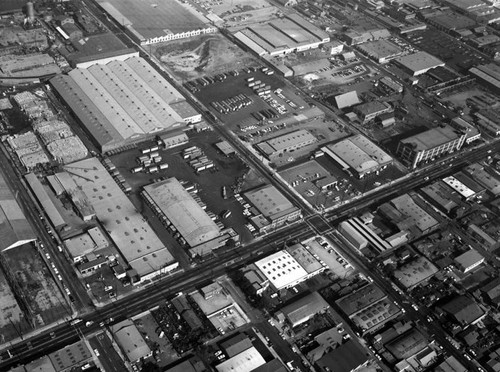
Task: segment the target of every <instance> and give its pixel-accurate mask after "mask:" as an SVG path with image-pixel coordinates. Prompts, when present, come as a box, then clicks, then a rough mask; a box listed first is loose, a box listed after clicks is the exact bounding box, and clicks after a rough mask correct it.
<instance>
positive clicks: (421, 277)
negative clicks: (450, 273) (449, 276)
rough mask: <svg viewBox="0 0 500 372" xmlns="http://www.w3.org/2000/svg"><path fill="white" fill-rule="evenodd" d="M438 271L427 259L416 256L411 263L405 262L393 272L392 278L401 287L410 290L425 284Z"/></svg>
mask: <svg viewBox="0 0 500 372" xmlns="http://www.w3.org/2000/svg"><path fill="white" fill-rule="evenodd" d="M438 271H439V269H438V268H437V267H436V266H434V264H433V263H432V262H430V261H429V260H428V259H427V258H425V257H424V256H418V257H417V258H415V259H413V260H411V261H407V262H405V263H404V264H403V265H401V266H400V267H399V268H398V269H397V270H396V271H394V277H395V278H396V279H397V280H398V281H399V283H401V285H402V286H403V287H405V288H407V289H412V288H413V287H415V286H416V285H419V284H422V283H425V281H427V280H429V279H430V278H432V277H433V276H434V274H436V273H437V272H438Z"/></svg>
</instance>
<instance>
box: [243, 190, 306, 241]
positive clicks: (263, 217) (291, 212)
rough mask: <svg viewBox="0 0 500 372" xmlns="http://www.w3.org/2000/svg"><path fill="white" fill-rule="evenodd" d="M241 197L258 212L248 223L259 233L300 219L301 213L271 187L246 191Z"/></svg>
mask: <svg viewBox="0 0 500 372" xmlns="http://www.w3.org/2000/svg"><path fill="white" fill-rule="evenodd" d="M243 196H244V197H245V198H246V199H247V200H248V202H249V203H250V204H251V205H253V206H254V208H255V209H256V210H257V212H258V214H257V215H256V216H254V217H252V218H250V221H251V222H252V224H253V225H254V226H255V227H256V229H257V230H258V231H259V232H261V233H266V232H268V231H270V230H272V229H275V228H277V227H280V226H282V225H284V224H286V223H292V222H295V221H297V220H299V219H300V218H302V211H301V210H300V209H299V208H297V207H295V206H294V205H293V204H292V203H291V202H290V201H289V200H288V199H287V198H286V197H285V196H284V195H283V194H282V193H281V192H279V191H278V189H276V187H274V186H272V185H264V186H261V187H258V188H257V189H254V190H251V191H247V192H245V193H244V194H243Z"/></svg>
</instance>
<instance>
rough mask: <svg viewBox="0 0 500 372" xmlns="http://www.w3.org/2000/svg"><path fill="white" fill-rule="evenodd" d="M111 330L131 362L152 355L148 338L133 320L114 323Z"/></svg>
mask: <svg viewBox="0 0 500 372" xmlns="http://www.w3.org/2000/svg"><path fill="white" fill-rule="evenodd" d="M110 330H111V333H112V334H113V337H114V339H115V340H116V343H117V344H118V346H119V347H120V349H121V351H122V352H123V353H124V354H125V356H126V358H127V360H128V361H129V362H131V363H136V362H138V361H140V360H141V359H143V358H147V357H149V356H151V355H152V352H151V349H150V348H149V346H148V344H147V343H146V340H144V337H143V336H142V334H141V332H140V331H139V329H138V328H137V326H136V325H135V324H134V322H133V321H132V320H130V319H127V320H124V321H123V322H120V323H118V324H115V325H112V326H110Z"/></svg>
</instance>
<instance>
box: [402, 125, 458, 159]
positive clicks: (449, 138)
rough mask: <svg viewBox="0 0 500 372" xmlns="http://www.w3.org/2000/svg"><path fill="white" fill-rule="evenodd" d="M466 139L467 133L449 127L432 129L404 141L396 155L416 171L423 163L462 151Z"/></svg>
mask: <svg viewBox="0 0 500 372" xmlns="http://www.w3.org/2000/svg"><path fill="white" fill-rule="evenodd" d="M465 138H466V135H465V133H463V132H462V131H460V130H457V129H455V128H453V127H451V126H449V125H447V126H445V127H438V128H432V129H429V130H427V131H425V132H422V133H419V134H416V135H413V136H410V137H407V138H405V139H402V140H401V141H400V142H399V143H398V147H397V150H396V154H397V156H398V157H399V158H400V159H401V161H402V162H403V163H404V164H405V165H407V166H408V167H410V168H413V169H414V168H416V167H417V166H418V165H419V164H421V163H423V162H426V161H434V160H435V159H436V158H437V157H439V156H441V155H444V154H446V153H452V152H455V151H458V150H460V149H461V148H462V146H463V144H464V143H465Z"/></svg>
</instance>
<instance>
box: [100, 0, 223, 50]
mask: <svg viewBox="0 0 500 372" xmlns="http://www.w3.org/2000/svg"><path fill="white" fill-rule="evenodd" d="M97 3H98V4H99V6H101V7H102V8H103V9H104V10H105V11H106V12H107V13H108V14H109V15H110V16H111V17H113V18H114V19H115V21H116V22H117V23H119V24H120V25H122V26H123V27H124V28H125V30H126V31H127V32H128V33H129V34H130V35H131V36H132V38H133V39H135V41H137V42H139V43H141V45H147V44H154V43H161V42H164V41H169V40H176V39H182V38H187V37H192V36H196V35H200V34H205V33H211V32H215V31H216V28H215V27H211V26H210V24H209V20H208V19H207V18H205V17H204V16H203V14H202V13H200V12H198V11H197V10H196V8H194V7H192V6H189V5H188V4H186V3H181V2H178V1H176V0H167V1H162V2H155V3H149V2H145V1H133V0H98V1H97Z"/></svg>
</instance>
